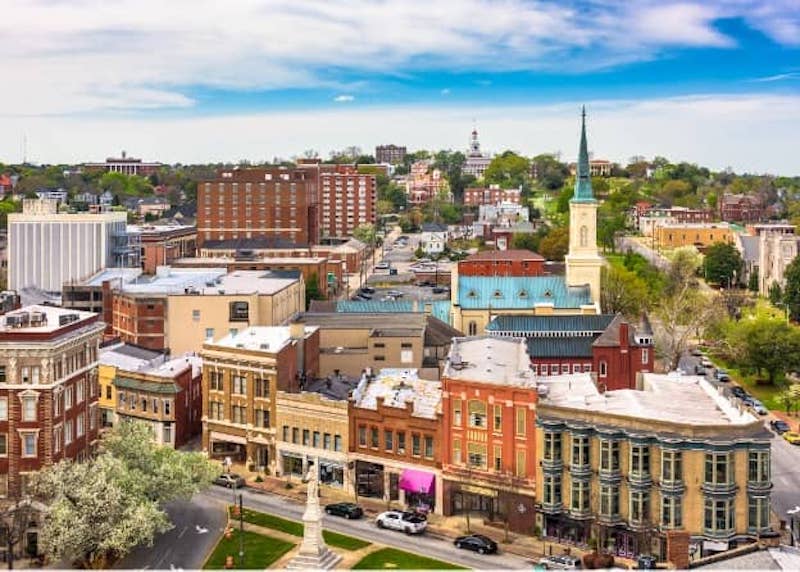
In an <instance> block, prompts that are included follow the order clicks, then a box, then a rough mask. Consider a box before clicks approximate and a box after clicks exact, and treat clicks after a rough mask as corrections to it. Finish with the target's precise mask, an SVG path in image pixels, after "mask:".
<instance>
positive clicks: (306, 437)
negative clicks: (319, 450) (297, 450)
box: [303, 429, 311, 447]
mask: <svg viewBox="0 0 800 572" xmlns="http://www.w3.org/2000/svg"><path fill="white" fill-rule="evenodd" d="M310 444H311V430H309V429H303V445H304V446H306V447H308V446H309V445H310Z"/></svg>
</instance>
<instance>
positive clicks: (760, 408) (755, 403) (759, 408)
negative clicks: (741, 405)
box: [750, 399, 769, 415]
mask: <svg viewBox="0 0 800 572" xmlns="http://www.w3.org/2000/svg"><path fill="white" fill-rule="evenodd" d="M751 401H752V402H751V403H750V407H752V408H753V411H755V412H756V413H758V414H759V415H767V414H768V413H769V411H767V408H766V407H764V404H763V403H761V402H760V401H759V400H758V399H752V400H751Z"/></svg>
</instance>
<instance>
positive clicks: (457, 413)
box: [453, 399, 461, 427]
mask: <svg viewBox="0 0 800 572" xmlns="http://www.w3.org/2000/svg"><path fill="white" fill-rule="evenodd" d="M453 425H454V426H456V427H461V400H460V399H454V400H453Z"/></svg>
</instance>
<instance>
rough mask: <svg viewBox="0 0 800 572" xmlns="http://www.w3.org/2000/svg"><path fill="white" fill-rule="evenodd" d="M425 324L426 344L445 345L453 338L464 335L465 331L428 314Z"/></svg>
mask: <svg viewBox="0 0 800 572" xmlns="http://www.w3.org/2000/svg"><path fill="white" fill-rule="evenodd" d="M425 326H426V327H425V345H426V346H443V345H445V344H449V343H450V342H452V341H453V338H459V337H462V336H463V335H464V334H463V332H461V331H459V330H457V329H455V328H454V327H452V326H451V325H449V324H446V323H444V322H443V321H441V320H439V319H438V318H434V317H433V316H426V318H425Z"/></svg>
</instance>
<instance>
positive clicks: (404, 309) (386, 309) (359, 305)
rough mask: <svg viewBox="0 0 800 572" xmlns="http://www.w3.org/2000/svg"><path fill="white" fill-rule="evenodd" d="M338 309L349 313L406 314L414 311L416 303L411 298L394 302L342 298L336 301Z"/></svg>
mask: <svg viewBox="0 0 800 572" xmlns="http://www.w3.org/2000/svg"><path fill="white" fill-rule="evenodd" d="M336 311H337V312H344V313H348V314H398V313H404V314H405V313H409V312H413V311H414V303H413V302H412V301H410V300H395V301H394V302H381V301H379V300H365V301H363V302H361V301H358V300H341V301H339V302H337V303H336Z"/></svg>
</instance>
